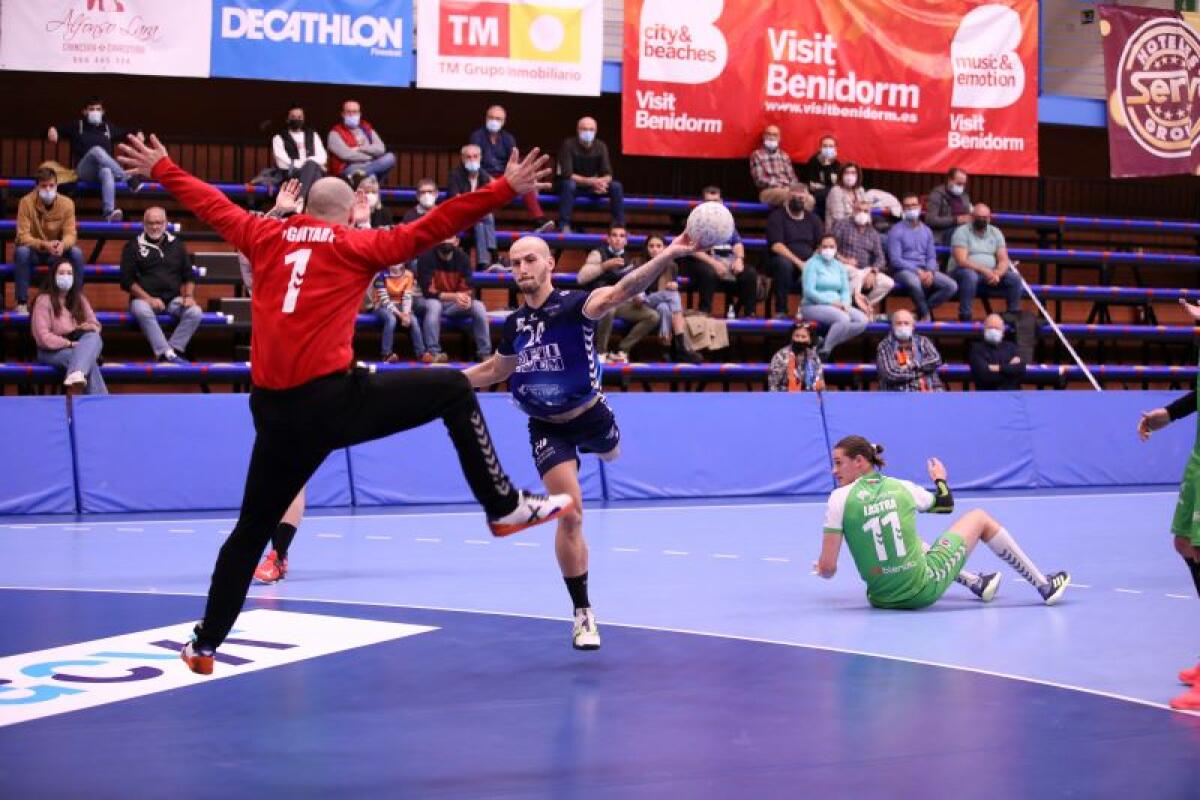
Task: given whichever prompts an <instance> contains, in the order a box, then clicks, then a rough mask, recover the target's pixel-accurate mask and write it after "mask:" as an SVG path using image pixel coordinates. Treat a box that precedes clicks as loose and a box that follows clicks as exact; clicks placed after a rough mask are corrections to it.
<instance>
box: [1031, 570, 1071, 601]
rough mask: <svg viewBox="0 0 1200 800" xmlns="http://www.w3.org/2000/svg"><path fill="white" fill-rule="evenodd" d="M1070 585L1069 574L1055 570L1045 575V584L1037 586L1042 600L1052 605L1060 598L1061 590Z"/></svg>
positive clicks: (1063, 590)
mask: <svg viewBox="0 0 1200 800" xmlns="http://www.w3.org/2000/svg"><path fill="white" fill-rule="evenodd" d="M1070 585H1071V576H1070V575H1068V574H1067V573H1065V572H1055V573H1054V574H1052V575H1047V576H1046V585H1045V586H1039V587H1038V594H1040V595H1041V596H1042V602H1044V603H1045V604H1046V605H1048V606H1052V605H1054V604H1055V603H1057V602H1058V601H1059V600H1061V599H1062V596H1063V592H1065V591H1066V590H1067V587H1068V586H1070Z"/></svg>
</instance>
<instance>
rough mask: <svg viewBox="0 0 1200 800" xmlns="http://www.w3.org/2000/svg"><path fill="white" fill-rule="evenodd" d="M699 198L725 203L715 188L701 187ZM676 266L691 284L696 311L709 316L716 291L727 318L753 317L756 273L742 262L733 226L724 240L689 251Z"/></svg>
mask: <svg viewBox="0 0 1200 800" xmlns="http://www.w3.org/2000/svg"><path fill="white" fill-rule="evenodd" d="M700 198H701V199H702V200H703V201H704V202H706V203H724V202H725V201H724V200H722V199H721V189H720V188H719V187H717V186H706V187H704V189H703V190H702V192H701V195H700ZM679 266H680V269H681V270H682V271H683V272H684V274H686V275H687V276H688V278H689V279H690V280H691V281H692V282H693V283H694V284H695V287H696V292H697V294H698V295H699V307H700V311H702V312H704V313H705V314H711V313H712V304H713V297H714V296H715V295H716V292H717V289H718V288H720V289H722V290H723V291H724V294H725V308H726V316H727V317H729V318H732V317H734V316H741V317H753V316H754V315H755V314H756V313H757V312H758V272H757V271H756V270H755V269H754V267H752V266H751V265H749V264H748V263H746V246H745V245H744V244H742V236H741V234H739V233H738V231H737V228H736V227H735V228H734V230H733V235H732V236H730V237H729V240H728V241H726V242H721V243H720V244H716V245H713V246H712V247H710V248H708V249H707V250H694V251H692V253H691V254H689V255H688V256H687V257H685V258H682V259H680V260H679Z"/></svg>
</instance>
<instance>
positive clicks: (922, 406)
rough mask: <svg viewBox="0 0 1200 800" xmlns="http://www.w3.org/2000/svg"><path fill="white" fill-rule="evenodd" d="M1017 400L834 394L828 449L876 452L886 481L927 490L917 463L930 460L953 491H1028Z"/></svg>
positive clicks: (1027, 453) (1031, 478) (1024, 432)
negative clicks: (868, 444) (876, 448)
mask: <svg viewBox="0 0 1200 800" xmlns="http://www.w3.org/2000/svg"><path fill="white" fill-rule="evenodd" d="M1077 394H1078V393H1075V392H1071V393H1070V396H1076V395H1077ZM1114 394H1115V393H1114ZM1064 396H1066V394H1065V393H1064ZM1107 396H1108V394H1107V393H1106V394H1105V397H1107ZM1021 398H1022V393H1020V392H972V393H953V392H946V393H939V394H932V395H923V396H914V395H911V394H910V395H904V394H879V393H865V392H836V393H831V394H828V395H826V397H825V419H826V422H827V424H828V426H829V441H830V444H831V445H834V444H836V443H837V442H838V440H839V439H841V438H842V437H844V436H849V435H852V434H858V435H860V436H865V437H867V439H869V440H870V441H872V442H876V443H879V444H882V445H884V448H885V449H884V454H883V456H884V459H885V460H886V461H887V462H888V466H887V469H886V470H885V471H886V472H887V473H888V474H889V475H894V476H896V477H898V478H906V479H907V480H911V481H915V482H917V483H920V484H922V485H927V484H929V482H930V481H929V476H928V473H927V472H926V470H925V461H926V459H928V458H930V457H931V456H936V457H938V458H940V459H941V460H942V461H943V463H945V465H946V469H947V470H948V471H949V474H950V485H951V486H953V487H954V488H956V489H1019V488H1027V487H1031V486H1034V485H1035V481H1036V476H1037V470H1036V468H1035V465H1034V450H1033V443H1032V441H1031V439H1032V437H1031V432H1030V428H1029V418H1028V416H1027V414H1026V413H1025V406H1024V405H1023V404H1022V402H1021Z"/></svg>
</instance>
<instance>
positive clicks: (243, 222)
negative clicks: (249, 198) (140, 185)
mask: <svg viewBox="0 0 1200 800" xmlns="http://www.w3.org/2000/svg"><path fill="white" fill-rule="evenodd" d="M117 160H118V161H120V162H121V166H123V167H124V168H125V169H126V170H128V171H129V172H132V173H133V174H135V175H140V176H142V177H143V178H146V179H148V180H149V179H153V180H157V181H159V182H161V183H162V185H163V188H165V189H166V190H167V191H168V192H170V193H171V194H172V195H174V197H175V199H177V200H178V201H179V202H181V203H183V204H184V205H185V206H187V207H188V208H189V209H191V211H192V212H193V213H195V215H196V216H197V217H199V218H200V219H202V220H203V221H204V222H205V223H207V224H208V225H209V226H211V227H212V228H213V229H214V230H215V231H216V232H217V233H219V234H220V235H221V238H223V239H224V240H225V241H227V242H229V243H230V244H232V245H233V246H235V247H236V248H237V249H238V250H241V251H242V252H243V253H247V252H248V251H249V245H250V241H251V233H252V231H253V230H254V226H255V225H256V224H257V223H258V222H259V221H260V218H258V217H255V216H254V215H253V214H251V213H249V212H248V211H246V210H245V209H243V208H239V207H238V206H236V205H234V203H232V202H231V201H230V200H229V198H228V197H226V196H225V195H224V194H223V193H222V192H219V191H217V190H216V189H215V188H213V187H212V186H210V185H209V184H207V183H205V182H204V181H202V180H200V179H199V178H197V177H195V176H193V175H191V174H189V173H188V172H187V171H186V170H184V169H182V168H181V167H179V166H177V165H176V164H175V163H174V162H173V161H171V158H170V156H169V155H168V154H167V148H166V147H164V146H163V143H162V142H160V141H159V140H158V137H157V136H156V135H154V134H150V139H149V141H142V140H141V139H139V138H138V137H136V136H133V135H130V136H127V137H126V139H125V141H124V142H121V143H120V144H118V145H117Z"/></svg>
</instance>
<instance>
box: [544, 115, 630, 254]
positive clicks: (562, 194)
mask: <svg viewBox="0 0 1200 800" xmlns="http://www.w3.org/2000/svg"><path fill="white" fill-rule="evenodd" d="M558 178H559V182H558V194H559V198H558V215H559V226H560V227H561V228H562V232H563V233H570V232H571V216H572V214H574V209H575V195H576V194H578V193H580V192H582V193H584V194H586V195H589V196H591V197H596V198H603V197H607V198H608V205H609V211H610V212H611V214H612V224H613V225H616V226H617V227H621V228H623V227H625V190H624V188H623V187H622V186H621V182H620V181H618V180H616V179H614V178H613V169H612V161H611V160H610V159H609V156H608V145H606V144H605V143H604V142H603V141H602V140H600V139H597V138H596V120H594V119H592V118H591V117H582V118H581V119H580V120H579V122H578V123H576V125H575V135H574V136H571V137H569V138H567V139H564V140H563V143H562V147H560V148H559V150H558Z"/></svg>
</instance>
